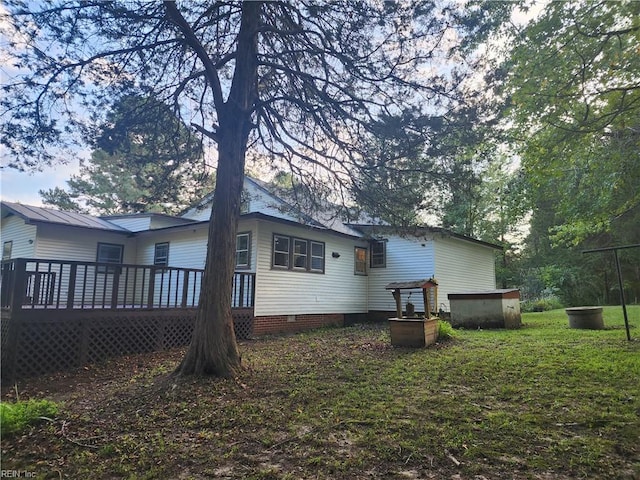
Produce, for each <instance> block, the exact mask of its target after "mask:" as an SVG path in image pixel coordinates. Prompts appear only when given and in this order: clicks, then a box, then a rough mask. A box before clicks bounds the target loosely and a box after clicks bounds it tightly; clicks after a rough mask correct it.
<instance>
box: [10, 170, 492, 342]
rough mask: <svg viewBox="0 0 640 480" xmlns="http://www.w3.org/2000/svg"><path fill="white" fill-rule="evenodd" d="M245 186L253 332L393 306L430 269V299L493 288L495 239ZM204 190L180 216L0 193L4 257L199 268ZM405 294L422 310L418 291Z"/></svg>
mask: <svg viewBox="0 0 640 480" xmlns="http://www.w3.org/2000/svg"><path fill="white" fill-rule="evenodd" d="M245 193H246V201H245V206H244V209H243V213H242V215H241V219H240V222H239V226H238V238H237V248H236V269H237V270H238V271H243V272H251V273H253V274H255V300H254V306H253V308H254V312H253V314H254V334H260V333H269V332H277V331H291V330H300V329H304V328H311V327H317V326H322V325H327V324H343V323H344V322H345V321H349V320H350V319H352V318H357V317H364V316H376V317H385V316H389V315H391V316H393V313H394V312H395V302H394V299H393V296H392V295H391V293H390V292H389V291H387V290H385V285H387V284H388V283H390V282H396V281H410V280H418V279H426V278H430V277H433V278H435V279H436V281H437V282H438V284H439V287H438V300H437V302H438V303H437V305H436V306H437V308H438V309H443V310H445V311H448V309H449V305H448V300H447V294H448V293H455V292H462V291H469V290H492V289H495V286H496V285H495V268H494V253H495V250H496V249H499V247H498V246H496V245H493V244H490V243H486V242H482V241H478V240H475V239H472V238H469V237H465V236H462V235H457V234H454V233H451V232H448V231H446V230H443V229H439V228H429V227H420V228H415V229H413V230H411V231H398V230H396V229H394V228H392V227H389V226H380V225H369V224H347V223H343V222H339V221H336V219H334V218H332V219H327V220H322V219H321V218H320V216H318V215H314V216H313V218H312V217H311V216H309V215H306V214H303V213H302V212H299V211H296V210H295V209H293V208H292V207H291V206H290V205H289V204H288V203H287V202H286V201H285V200H283V199H282V198H281V197H279V196H278V195H276V194H274V193H272V192H271V191H269V188H268V186H266V185H265V184H263V183H262V182H260V181H257V180H254V179H252V178H249V177H247V178H246V180H245ZM211 200H212V199H211V198H210V197H207V198H205V199H203V201H202V202H200V204H198V205H196V206H195V207H193V208H191V209H189V210H187V211H186V212H184V213H183V214H182V215H180V216H177V217H171V216H167V215H158V214H139V215H116V216H108V217H94V216H90V215H83V214H76V213H71V212H61V211H58V210H53V209H48V208H39V207H31V206H27V205H21V204H16V203H10V202H2V204H1V208H2V210H1V211H2V224H1V225H2V228H1V230H0V243H2V246H3V251H2V259H3V260H9V259H16V258H37V259H49V260H67V261H68V260H75V261H84V262H107V263H114V264H118V263H124V264H139V265H156V266H167V267H181V268H198V269H201V268H203V267H204V262H205V255H206V248H207V229H208V217H209V212H210V205H211ZM411 302H412V303H414V304H415V305H416V310H417V311H423V310H424V307H423V304H422V299H421V296H420V295H416V296H415V297H412V298H411ZM421 309H422V310H421Z"/></svg>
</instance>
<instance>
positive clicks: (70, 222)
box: [2, 201, 131, 233]
mask: <svg viewBox="0 0 640 480" xmlns="http://www.w3.org/2000/svg"><path fill="white" fill-rule="evenodd" d="M2 207H3V210H6V212H8V213H6V212H3V213H2V216H3V217H5V216H8V214H14V215H18V216H19V217H21V218H23V219H24V220H25V222H27V223H53V224H57V225H67V226H71V227H82V228H92V229H95V230H108V231H111V232H121V233H131V232H130V231H129V230H127V229H126V228H123V227H121V226H119V225H116V224H115V223H112V222H109V221H107V220H103V219H101V218H98V217H94V216H92V215H88V214H85V213H75V212H63V211H61V210H54V209H52V208H42V207H33V206H31V205H23V204H21V203H13V202H4V201H3V202H2Z"/></svg>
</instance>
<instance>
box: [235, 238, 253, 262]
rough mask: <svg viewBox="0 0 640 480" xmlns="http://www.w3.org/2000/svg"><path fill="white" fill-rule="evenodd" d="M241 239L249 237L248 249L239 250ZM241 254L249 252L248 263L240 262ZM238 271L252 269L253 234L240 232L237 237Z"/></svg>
mask: <svg viewBox="0 0 640 480" xmlns="http://www.w3.org/2000/svg"><path fill="white" fill-rule="evenodd" d="M240 237H247V248H246V249H239V248H238V240H239V239H240ZM241 252H247V263H246V264H244V263H239V262H238V254H239V253H241ZM235 268H236V269H237V270H249V269H250V268H251V232H240V233H238V234H237V235H236V266H235Z"/></svg>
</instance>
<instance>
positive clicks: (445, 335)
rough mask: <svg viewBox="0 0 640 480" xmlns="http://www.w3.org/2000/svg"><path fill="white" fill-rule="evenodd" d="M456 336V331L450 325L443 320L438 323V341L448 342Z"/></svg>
mask: <svg viewBox="0 0 640 480" xmlns="http://www.w3.org/2000/svg"><path fill="white" fill-rule="evenodd" d="M455 336H456V331H455V330H454V328H453V327H452V326H451V324H450V323H449V322H447V321H445V320H439V321H438V340H439V341H445V340H450V339H452V338H453V337H455Z"/></svg>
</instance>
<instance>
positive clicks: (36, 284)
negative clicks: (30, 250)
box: [0, 258, 255, 382]
mask: <svg viewBox="0 0 640 480" xmlns="http://www.w3.org/2000/svg"><path fill="white" fill-rule="evenodd" d="M203 273H204V272H203V270H198V269H188V268H174V267H160V266H150V265H126V264H123V265H120V264H119V265H114V264H104V263H95V262H69V261H58V260H42V259H23V258H19V259H14V260H9V261H4V262H2V282H1V284H0V300H1V312H2V318H1V329H2V331H1V334H2V345H1V348H2V381H3V382H5V381H12V380H14V379H15V378H18V377H25V376H33V375H38V374H41V373H45V372H48V371H57V370H64V369H69V368H74V367H79V366H83V365H86V364H89V363H93V362H98V361H102V360H104V359H105V358H108V357H113V356H117V355H123V354H129V353H142V352H148V351H154V350H162V349H167V348H173V347H177V346H183V345H186V344H188V343H189V341H190V340H191V334H192V331H193V324H194V320H195V315H196V311H197V305H198V300H199V298H200V286H201V284H202V275H203ZM254 299H255V274H253V273H245V272H236V274H235V275H234V279H233V294H232V298H230V299H229V300H230V302H231V306H232V311H233V315H234V326H235V331H236V336H237V337H238V338H247V337H249V336H251V334H252V331H253V305H254Z"/></svg>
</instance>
